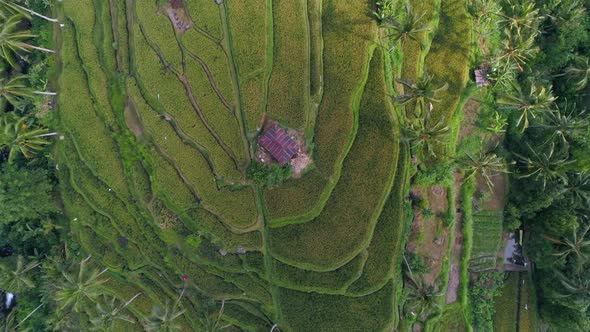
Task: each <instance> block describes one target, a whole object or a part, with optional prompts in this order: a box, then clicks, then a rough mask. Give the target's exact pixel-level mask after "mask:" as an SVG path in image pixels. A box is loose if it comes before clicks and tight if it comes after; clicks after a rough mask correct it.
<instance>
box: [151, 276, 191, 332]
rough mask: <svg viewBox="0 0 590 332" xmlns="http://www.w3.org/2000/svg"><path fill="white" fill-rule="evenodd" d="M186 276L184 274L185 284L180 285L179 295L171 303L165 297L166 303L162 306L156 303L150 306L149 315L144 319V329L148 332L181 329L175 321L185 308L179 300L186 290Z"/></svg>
mask: <svg viewBox="0 0 590 332" xmlns="http://www.w3.org/2000/svg"><path fill="white" fill-rule="evenodd" d="M187 280H188V277H187V276H185V279H184V281H185V284H184V286H183V287H182V291H181V292H180V295H179V296H178V298H177V299H176V301H175V302H174V303H173V304H170V301H169V300H168V299H166V304H165V305H164V306H163V307H162V306H159V305H156V306H154V307H153V308H152V313H151V315H150V316H149V317H148V318H147V319H146V321H145V329H146V330H147V331H150V332H177V331H182V327H181V326H180V324H179V323H178V321H176V320H177V319H178V317H180V316H182V314H184V312H185V309H181V307H180V300H181V299H182V297H183V296H184V293H185V291H186V286H187V284H186V281H187Z"/></svg>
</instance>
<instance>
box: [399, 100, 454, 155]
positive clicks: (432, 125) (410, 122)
mask: <svg viewBox="0 0 590 332" xmlns="http://www.w3.org/2000/svg"><path fill="white" fill-rule="evenodd" d="M431 112H432V111H431V110H428V111H426V112H424V114H422V116H421V117H419V118H416V119H406V121H405V123H404V125H403V127H402V134H403V135H404V137H405V139H407V140H408V141H409V142H410V147H411V148H412V149H413V150H415V151H419V152H420V153H421V154H423V153H424V152H426V154H427V155H428V156H432V157H436V153H435V147H436V146H437V145H439V146H440V145H444V144H445V142H446V138H447V135H448V134H449V132H450V128H449V126H447V125H446V124H445V121H444V118H440V119H438V120H434V119H432V116H431Z"/></svg>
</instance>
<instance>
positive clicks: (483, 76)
mask: <svg viewBox="0 0 590 332" xmlns="http://www.w3.org/2000/svg"><path fill="white" fill-rule="evenodd" d="M475 84H477V87H478V88H481V87H484V86H487V85H490V81H488V68H487V67H483V68H481V69H476V70H475Z"/></svg>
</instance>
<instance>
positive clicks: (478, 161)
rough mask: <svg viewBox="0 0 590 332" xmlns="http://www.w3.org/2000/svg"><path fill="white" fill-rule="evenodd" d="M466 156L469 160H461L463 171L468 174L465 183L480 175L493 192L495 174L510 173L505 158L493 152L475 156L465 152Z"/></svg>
mask: <svg viewBox="0 0 590 332" xmlns="http://www.w3.org/2000/svg"><path fill="white" fill-rule="evenodd" d="M465 155H466V157H467V158H465V159H462V160H459V163H460V164H461V165H462V168H463V170H464V171H465V172H466V177H465V181H467V180H469V179H471V178H473V177H474V176H475V175H477V174H479V175H481V176H482V177H483V178H484V180H485V181H486V184H487V185H488V187H489V188H490V190H493V188H494V183H493V182H492V176H493V173H509V172H508V170H506V163H505V162H504V158H502V157H498V156H497V155H496V154H495V153H492V152H491V151H480V152H479V153H478V154H476V155H475V156H474V155H471V154H470V153H469V152H465Z"/></svg>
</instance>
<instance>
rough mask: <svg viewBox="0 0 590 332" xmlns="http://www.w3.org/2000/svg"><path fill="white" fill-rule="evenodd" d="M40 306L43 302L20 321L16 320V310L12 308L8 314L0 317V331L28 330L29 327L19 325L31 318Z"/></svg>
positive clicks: (25, 331)
mask: <svg viewBox="0 0 590 332" xmlns="http://www.w3.org/2000/svg"><path fill="white" fill-rule="evenodd" d="M42 306H43V303H41V304H39V305H38V306H37V307H35V309H33V310H32V311H31V312H29V313H28V314H27V315H26V316H25V318H23V319H21V320H20V321H18V320H17V318H16V316H17V311H16V310H12V311H11V312H10V313H8V315H6V317H4V318H3V319H0V332H17V331H18V332H29V331H30V329H26V328H22V327H20V325H21V324H22V323H24V322H25V321H27V320H28V319H29V318H31V317H32V316H33V315H34V314H35V312H37V310H39V309H40V308H41V307H42Z"/></svg>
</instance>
